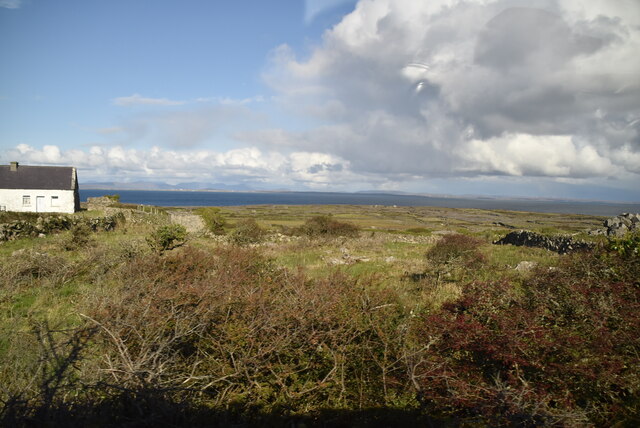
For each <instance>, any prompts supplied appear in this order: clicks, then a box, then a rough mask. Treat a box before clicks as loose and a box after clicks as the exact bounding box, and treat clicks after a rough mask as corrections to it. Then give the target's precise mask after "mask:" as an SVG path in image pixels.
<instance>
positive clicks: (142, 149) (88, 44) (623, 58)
mask: <svg viewBox="0 0 640 428" xmlns="http://www.w3.org/2000/svg"><path fill="white" fill-rule="evenodd" d="M10 161H18V162H20V163H21V164H28V165H70V166H75V167H77V168H78V177H79V181H80V184H81V185H82V184H83V183H90V182H136V181H153V182H165V183H169V184H178V183H189V182H201V183H209V184H216V183H217V184H224V185H226V186H242V187H245V188H251V189H256V190H276V189H285V190H316V191H362V190H378V191H404V192H412V193H427V194H450V195H492V196H523V197H541V198H568V199H591V200H609V201H630V202H638V201H640V2H638V1H637V0H538V1H531V0H527V1H524V0H465V1H462V0H431V1H427V0H425V1H418V0H359V1H356V0H278V1H274V2H267V1H261V0H233V1H228V0H219V1H209V0H183V1H180V2H177V1H169V0H153V1H150V0H138V1H130V0H109V1H107V0H55V1H53V0H0V163H2V164H7V163H8V162H10Z"/></svg>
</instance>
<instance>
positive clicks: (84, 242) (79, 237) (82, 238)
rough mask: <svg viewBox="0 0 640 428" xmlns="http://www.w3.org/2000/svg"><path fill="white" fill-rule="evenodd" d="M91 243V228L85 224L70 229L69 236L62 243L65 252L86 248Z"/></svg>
mask: <svg viewBox="0 0 640 428" xmlns="http://www.w3.org/2000/svg"><path fill="white" fill-rule="evenodd" d="M90 243H91V227H90V226H89V225H88V224H87V223H85V222H79V223H77V224H75V225H73V226H72V227H71V234H70V235H69V238H68V239H67V240H66V241H65V243H64V249H65V250H67V251H73V250H78V249H81V248H85V247H87V246H88V245H89V244H90Z"/></svg>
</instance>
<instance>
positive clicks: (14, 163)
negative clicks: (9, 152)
mask: <svg viewBox="0 0 640 428" xmlns="http://www.w3.org/2000/svg"><path fill="white" fill-rule="evenodd" d="M10 165H11V168H10V169H11V171H13V172H16V171H17V170H18V162H11V163H10Z"/></svg>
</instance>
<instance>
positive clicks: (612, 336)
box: [415, 252, 640, 426]
mask: <svg viewBox="0 0 640 428" xmlns="http://www.w3.org/2000/svg"><path fill="white" fill-rule="evenodd" d="M616 257H617V256H616V255H615V254H614V255H611V254H598V253H596V252H591V253H587V254H579V255H578V254H576V255H570V256H566V258H564V259H563V260H562V263H561V264H560V266H559V267H558V268H557V269H555V270H552V271H549V270H548V269H542V268H541V269H539V270H538V271H537V272H536V274H535V275H533V276H531V277H530V278H529V279H527V280H526V281H525V282H524V284H522V285H520V286H519V287H518V288H516V287H515V286H514V285H513V284H511V283H509V282H506V281H491V282H474V283H471V284H467V285H466V286H465V289H464V291H463V294H462V295H461V296H460V297H459V298H458V299H456V300H454V301H452V302H449V303H446V304H444V305H443V306H442V308H441V310H439V311H437V312H433V313H430V314H427V315H426V316H425V317H424V324H423V326H422V327H421V328H418V329H417V331H416V333H417V334H418V336H419V337H428V338H429V340H430V341H431V352H429V353H428V354H425V355H424V356H423V357H422V359H421V360H420V366H419V368H418V370H417V371H416V373H415V376H416V379H417V382H418V385H419V394H420V397H421V400H422V402H423V403H424V405H425V406H426V407H427V409H429V411H430V412H442V413H447V414H452V415H456V416H462V417H480V418H481V420H484V421H485V423H487V424H488V425H491V426H499V425H517V426H538V425H553V426H555V425H558V426H587V425H591V424H594V425H596V426H603V425H616V424H619V425H621V426H622V425H625V422H626V423H628V424H630V425H633V423H632V421H634V420H635V421H636V422H637V419H633V418H634V417H635V415H637V414H638V412H639V411H640V400H638V396H637V391H638V390H639V388H640V368H639V367H638V365H637V355H638V352H639V351H640V339H639V337H638V334H637V331H638V330H639V329H640V315H639V314H640V288H639V287H638V286H637V285H636V284H635V281H637V278H638V276H640V269H638V264H637V263H635V264H632V265H631V266H630V263H629V262H628V260H626V261H625V260H622V259H619V260H617V259H616ZM481 425H482V424H481Z"/></svg>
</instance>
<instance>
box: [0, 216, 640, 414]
mask: <svg viewBox="0 0 640 428" xmlns="http://www.w3.org/2000/svg"><path fill="white" fill-rule="evenodd" d="M179 211H182V212H183V213H184V214H190V213H191V210H189V209H180V210H179ZM99 214H100V213H99V212H91V213H87V212H84V213H79V214H78V215H80V216H85V217H91V216H95V215H99ZM191 214H194V215H195V213H191ZM216 215H219V216H220V217H219V218H221V219H222V220H221V221H222V222H223V223H224V225H223V226H221V228H220V229H219V230H217V231H216V233H217V234H213V233H209V232H206V231H202V232H199V233H191V234H189V235H187V236H186V237H176V239H175V240H173V241H172V240H171V239H169V240H168V241H167V242H168V245H165V246H162V245H150V244H154V242H153V241H154V240H158V239H160V237H164V238H167V234H170V233H175V232H176V231H175V230H173V231H172V230H171V229H163V231H162V233H159V232H158V231H159V230H160V229H159V228H161V226H166V222H167V216H166V215H165V214H163V215H162V216H159V217H158V218H156V217H155V216H154V215H147V216H146V217H145V219H144V221H131V220H130V221H121V222H120V223H119V225H118V227H117V228H116V229H115V230H114V231H109V232H104V231H102V232H87V231H86V230H85V231H82V230H78V229H77V228H76V229H75V230H71V231H65V232H61V233H57V234H48V235H47V236H44V237H29V238H23V239H17V240H14V241H8V242H3V243H1V244H0V282H1V283H2V284H3V285H2V287H1V288H0V384H1V385H3V386H2V389H0V399H1V400H2V405H3V409H2V412H1V413H0V421H2V423H3V424H5V425H13V424H15V425H18V426H26V425H46V424H49V425H67V426H73V425H78V426H82V425H87V424H88V425H109V424H112V425H126V424H131V425H136V426H137V425H157V424H159V423H162V424H167V423H168V424H173V425H179V426H181V425H185V426H186V425H190V426H192V425H210V424H211V422H212V421H215V423H214V425H216V424H218V425H220V426H225V425H233V424H235V426H250V425H251V426H252V425H276V426H282V425H283V424H296V423H304V424H305V425H306V426H315V425H319V426H334V425H335V426H344V424H347V425H353V426H358V425H359V426H369V425H379V424H381V425H385V424H388V423H392V422H391V421H402V420H405V421H407V423H409V424H414V425H421V424H424V423H431V424H435V425H437V426H440V425H443V426H449V425H451V426H460V425H463V426H500V425H504V426H513V425H518V426H520V425H524V426H527V425H531V426H534V425H557V426H588V425H603V424H604V425H609V424H613V423H618V424H620V425H619V426H633V425H634V424H635V423H636V422H637V421H638V419H637V418H638V416H637V415H638V411H639V410H640V407H639V406H640V399H639V395H638V394H639V391H640V369H638V366H640V365H638V364H637V362H638V360H639V358H638V356H639V351H640V341H639V339H638V335H637V331H638V329H640V311H638V309H640V291H639V290H640V284H639V283H638V278H639V277H640V275H639V269H638V265H639V262H638V255H637V254H634V253H632V252H620V251H618V252H616V251H612V250H610V248H611V244H610V243H609V242H608V241H607V239H606V238H603V237H590V236H589V235H588V234H587V232H588V231H589V230H591V229H595V228H598V227H600V226H601V224H602V221H603V218H600V217H594V216H584V215H561V214H539V213H524V212H506V211H485V210H475V209H445V208H429V207H418V208H416V207H383V206H345V205H340V206H243V207H225V208H223V209H221V210H219V211H218V212H217V213H216ZM216 218H217V217H216ZM12 219H13V218H5V219H0V220H3V221H9V220H12ZM318 219H321V221H319V220H318ZM314 222H315V223H314ZM345 223H346V226H345ZM349 225H351V226H349ZM353 226H355V228H354V227H353ZM355 229H357V231H355ZM512 229H527V230H531V231H535V232H539V233H542V234H546V235H554V234H565V235H572V236H575V237H578V238H584V239H589V240H591V241H593V242H595V243H596V244H597V246H596V249H594V250H592V251H588V252H584V253H576V254H568V255H562V256H561V255H558V254H556V253H552V252H549V251H547V250H544V249H541V248H528V247H514V246H508V245H507V246H497V245H493V244H492V242H493V241H494V240H497V239H498V238H500V237H502V236H504V235H505V234H506V233H507V232H509V231H510V230H512ZM163 234H164V235H163ZM169 238H171V237H169ZM628 239H629V241H628V242H637V241H632V238H631V237H630V238H628ZM156 244H157V242H156ZM636 245H637V244H636ZM616 248H617V247H616ZM521 262H531V263H529V265H528V267H526V268H518V269H516V267H518V266H519V265H520V266H523V265H522V264H521ZM327 421H329V422H327ZM341 424H342V425H341Z"/></svg>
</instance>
